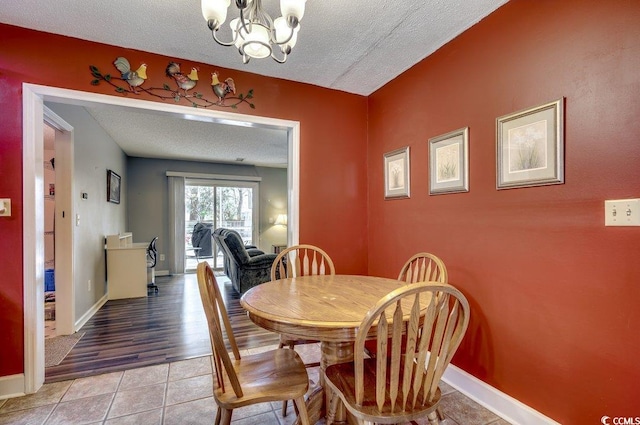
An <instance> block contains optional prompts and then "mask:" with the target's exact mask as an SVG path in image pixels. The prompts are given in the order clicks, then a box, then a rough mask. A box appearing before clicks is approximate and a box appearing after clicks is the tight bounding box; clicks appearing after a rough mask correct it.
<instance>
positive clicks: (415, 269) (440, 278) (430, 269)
mask: <svg viewBox="0 0 640 425" xmlns="http://www.w3.org/2000/svg"><path fill="white" fill-rule="evenodd" d="M398 280H401V281H403V282H406V283H416V282H425V281H432V282H444V283H446V282H447V268H446V267H445V265H444V261H442V260H441V259H440V258H438V257H436V256H435V255H433V254H430V253H428V252H419V253H418V254H416V255H414V256H413V257H411V258H409V259H408V260H407V262H406V263H404V266H402V269H401V270H400V274H399V275H398Z"/></svg>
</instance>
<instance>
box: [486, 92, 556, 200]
mask: <svg viewBox="0 0 640 425" xmlns="http://www.w3.org/2000/svg"><path fill="white" fill-rule="evenodd" d="M496 134H497V187H498V189H509V188H512V187H528V186H542V185H549V184H560V183H564V98H560V99H558V100H556V101H554V102H549V103H545V104H544V105H540V106H536V107H535V108H530V109H527V110H525V111H520V112H516V113H513V114H510V115H505V116H503V117H500V118H498V119H497V129H496Z"/></svg>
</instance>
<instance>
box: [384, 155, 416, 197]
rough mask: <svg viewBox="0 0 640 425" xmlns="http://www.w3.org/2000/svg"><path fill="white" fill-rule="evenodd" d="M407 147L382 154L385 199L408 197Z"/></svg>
mask: <svg viewBox="0 0 640 425" xmlns="http://www.w3.org/2000/svg"><path fill="white" fill-rule="evenodd" d="M409 174H410V173H409V146H406V147H404V148H401V149H396V150H395V151H392V152H388V153H385V154H384V197H385V199H393V198H408V197H409V185H410V182H409Z"/></svg>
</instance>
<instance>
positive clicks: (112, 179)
mask: <svg viewBox="0 0 640 425" xmlns="http://www.w3.org/2000/svg"><path fill="white" fill-rule="evenodd" d="M107 201H108V202H113V203H114V204H119V203H120V176H119V175H118V174H116V173H115V172H113V171H111V170H107Z"/></svg>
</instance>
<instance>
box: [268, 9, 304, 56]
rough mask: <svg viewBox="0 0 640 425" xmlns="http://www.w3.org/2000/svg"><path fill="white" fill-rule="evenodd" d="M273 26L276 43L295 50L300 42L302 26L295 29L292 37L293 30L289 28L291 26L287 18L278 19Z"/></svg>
mask: <svg viewBox="0 0 640 425" xmlns="http://www.w3.org/2000/svg"><path fill="white" fill-rule="evenodd" d="M273 26H274V28H275V30H276V41H277V42H278V43H279V44H282V45H283V46H284V47H286V46H289V47H291V48H292V49H293V47H294V46H295V45H296V41H297V40H298V31H300V24H298V26H296V27H295V28H294V29H293V35H291V28H290V27H289V24H287V20H286V18H285V17H283V16H281V17H279V18H276V20H275V21H273ZM289 36H291V38H290V39H289V40H288V41H287V39H288V38H289ZM285 41H286V43H285Z"/></svg>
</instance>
